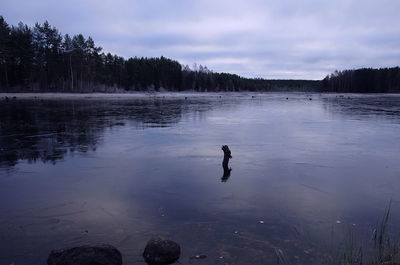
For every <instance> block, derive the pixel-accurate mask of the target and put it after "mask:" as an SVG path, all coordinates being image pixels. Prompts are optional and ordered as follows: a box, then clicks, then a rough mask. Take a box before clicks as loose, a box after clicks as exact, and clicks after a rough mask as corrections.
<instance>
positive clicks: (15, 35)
mask: <svg viewBox="0 0 400 265" xmlns="http://www.w3.org/2000/svg"><path fill="white" fill-rule="evenodd" d="M158 91H172V92H181V91H193V92H239V91H254V92H269V91H274V92H276V91H298V92H301V91H303V92H340V93H345V92H351V93H400V68H399V67H394V68H381V69H372V68H363V69H357V70H345V71H335V72H334V73H332V74H330V75H328V76H327V77H325V78H324V79H323V80H294V79H287V80H279V79H262V78H244V77H240V76H239V75H236V74H230V73H218V72H213V71H211V70H209V69H208V68H207V67H206V66H202V65H197V64H194V65H193V66H192V67H189V66H188V65H181V64H180V63H179V62H178V61H175V60H172V59H169V58H166V57H163V56H161V57H157V58H144V57H131V58H129V59H125V58H123V57H121V56H118V55H113V54H110V53H104V52H102V47H99V46H96V44H95V42H94V40H93V39H92V38H91V37H87V38H86V37H85V36H83V35H82V34H78V35H75V36H70V35H68V34H65V35H62V34H61V33H60V31H59V30H58V29H56V28H55V27H52V26H51V25H50V24H49V23H48V22H47V21H46V22H44V23H43V24H39V23H36V24H35V25H34V26H33V27H29V26H28V25H26V24H23V23H22V22H20V23H19V24H18V25H17V26H10V25H8V24H7V22H6V21H5V20H4V18H3V17H2V16H0V92H7V93H19V92H57V93H94V92H102V93H125V92H158Z"/></svg>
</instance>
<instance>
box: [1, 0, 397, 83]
mask: <svg viewBox="0 0 400 265" xmlns="http://www.w3.org/2000/svg"><path fill="white" fill-rule="evenodd" d="M0 1H1V3H0V10H1V11H0V12H1V14H0V15H3V16H4V18H5V19H6V21H7V22H8V23H9V24H17V23H18V22H19V21H22V22H24V23H26V24H28V25H33V24H34V23H35V22H44V21H45V20H48V21H49V22H50V24H51V25H53V26H55V27H56V28H58V29H59V30H60V31H61V32H62V33H63V34H65V33H69V34H78V33H83V34H84V35H85V36H91V37H92V38H93V39H94V40H95V42H96V44H97V45H100V46H102V47H103V50H104V51H105V52H111V53H116V54H118V55H121V56H124V57H126V58H128V57H133V56H147V57H149V56H161V55H163V56H166V57H169V58H172V59H176V60H178V61H179V62H181V63H182V64H189V65H190V66H192V65H193V63H195V62H196V63H197V64H202V65H206V66H208V68H210V69H212V70H214V71H218V72H230V73H236V74H239V75H242V76H246V77H264V78H285V79H298V78H302V79H303V78H304V79H321V78H323V77H325V76H326V75H327V74H328V73H330V72H332V71H334V70H336V69H338V70H342V69H352V68H358V67H386V66H388V67H390V66H397V65H400V0H329V1H325V0H274V1H273V0H263V1H262V0H246V1H244V0H243V1H242V0H240V1H235V0H101V1H99V0H97V1H95V0H70V1H66V0H64V1H59V0H0Z"/></svg>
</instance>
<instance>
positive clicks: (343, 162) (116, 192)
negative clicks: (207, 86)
mask: <svg viewBox="0 0 400 265" xmlns="http://www.w3.org/2000/svg"><path fill="white" fill-rule="evenodd" d="M3 96H4V95H3ZM3 96H2V97H1V102H0V264H7V265H8V264H15V265H37V264H46V259H47V256H48V253H49V252H50V250H51V249H54V248H60V247H66V246H76V245H82V244H87V243H96V242H102V243H110V244H112V245H114V246H116V247H117V248H118V249H119V250H120V251H121V252H122V255H123V259H124V264H144V263H143V259H142V257H141V254H142V251H143V249H144V246H145V244H146V242H147V241H148V239H150V238H151V237H153V236H157V235H161V236H164V237H167V238H170V239H172V240H175V241H177V242H178V243H179V244H180V245H181V247H182V255H181V259H180V260H181V263H182V264H275V263H276V259H277V258H276V254H275V253H276V250H278V249H280V250H282V252H283V253H284V255H285V256H286V258H287V259H288V260H289V262H290V264H311V263H313V262H314V263H317V262H318V261H319V260H321V259H323V257H324V255H325V254H326V253H328V252H329V251H332V249H333V248H335V244H336V243H339V244H340V242H341V240H343V238H345V237H346V235H347V234H348V233H349V231H351V232H354V233H355V234H357V235H359V237H360V238H364V237H369V236H370V234H371V232H372V230H373V228H374V227H376V224H377V222H378V221H379V219H380V218H381V217H382V215H383V214H384V211H385V208H386V207H387V206H388V204H389V201H390V200H392V210H391V217H390V223H389V224H390V227H391V231H393V233H396V232H400V207H399V206H400V193H399V190H400V96H398V95H344V96H342V95H338V94H301V93H299V94H295V93H288V94H284V93H271V94H250V93H238V94H185V95H179V94H158V95H105V96H96V95H93V96H89V95H75V96H73V95H70V96H59V95H58V96H57V95H56V96H54V95H53V96H45V95H36V98H34V97H33V96H25V97H23V96H19V95H18V96H17V99H10V100H9V101H5V100H4V99H3ZM185 97H186V98H185ZM310 99H312V100H310ZM224 144H226V145H228V146H229V147H230V149H231V151H232V156H233V158H232V159H231V161H230V167H231V168H232V171H231V174H230V176H229V177H228V176H225V177H223V175H224V172H223V169H222V166H221V162H222V158H223V152H222V151H221V145H224ZM196 254H203V255H206V256H207V258H206V259H203V260H190V259H189V258H190V257H191V256H193V255H196Z"/></svg>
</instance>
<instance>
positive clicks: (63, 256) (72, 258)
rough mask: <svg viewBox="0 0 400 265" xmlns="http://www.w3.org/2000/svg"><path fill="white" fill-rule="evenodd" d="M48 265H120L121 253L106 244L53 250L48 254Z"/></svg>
mask: <svg viewBox="0 0 400 265" xmlns="http://www.w3.org/2000/svg"><path fill="white" fill-rule="evenodd" d="M47 264H48V265H121V264H122V256H121V253H120V252H119V251H118V249H116V248H115V247H113V246H111V245H107V244H96V245H86V246H79V247H72V248H62V249H55V250H52V251H51V252H50V255H49V258H48V259H47Z"/></svg>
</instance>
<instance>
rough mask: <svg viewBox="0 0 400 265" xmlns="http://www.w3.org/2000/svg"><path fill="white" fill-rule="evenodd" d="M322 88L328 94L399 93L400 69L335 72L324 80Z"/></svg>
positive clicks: (363, 69) (364, 69)
mask: <svg viewBox="0 0 400 265" xmlns="http://www.w3.org/2000/svg"><path fill="white" fill-rule="evenodd" d="M322 86H323V91H326V92H351V93H399V92H400V68H399V67H393V68H380V69H372V68H362V69H357V70H345V71H335V72H334V73H332V74H330V75H328V76H327V77H325V79H323V80H322Z"/></svg>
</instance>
